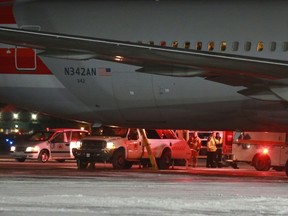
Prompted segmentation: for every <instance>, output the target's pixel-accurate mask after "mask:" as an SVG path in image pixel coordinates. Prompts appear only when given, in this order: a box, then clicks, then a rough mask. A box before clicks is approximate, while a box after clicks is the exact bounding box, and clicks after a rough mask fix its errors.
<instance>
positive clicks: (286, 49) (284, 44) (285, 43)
mask: <svg viewBox="0 0 288 216" xmlns="http://www.w3.org/2000/svg"><path fill="white" fill-rule="evenodd" d="M283 51H284V52H286V51H288V42H284V43H283Z"/></svg>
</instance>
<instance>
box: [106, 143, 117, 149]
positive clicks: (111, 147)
mask: <svg viewBox="0 0 288 216" xmlns="http://www.w3.org/2000/svg"><path fill="white" fill-rule="evenodd" d="M106 148H107V149H114V148H115V145H114V143H113V142H107V144H106Z"/></svg>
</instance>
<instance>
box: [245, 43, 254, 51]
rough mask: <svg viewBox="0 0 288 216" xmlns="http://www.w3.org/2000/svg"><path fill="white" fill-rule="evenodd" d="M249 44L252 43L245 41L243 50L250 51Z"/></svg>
mask: <svg viewBox="0 0 288 216" xmlns="http://www.w3.org/2000/svg"><path fill="white" fill-rule="evenodd" d="M251 46H252V43H251V42H250V41H247V42H246V43H245V47H244V49H245V51H250V50H251Z"/></svg>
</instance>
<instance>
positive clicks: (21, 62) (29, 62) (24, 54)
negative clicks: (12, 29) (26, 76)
mask: <svg viewBox="0 0 288 216" xmlns="http://www.w3.org/2000/svg"><path fill="white" fill-rule="evenodd" d="M21 29H27V30H36V31H39V30H40V26H22V27H21ZM15 67H16V69H17V70H19V71H33V70H36V69H37V61H36V50H34V49H31V48H25V47H17V46H16V48H15Z"/></svg>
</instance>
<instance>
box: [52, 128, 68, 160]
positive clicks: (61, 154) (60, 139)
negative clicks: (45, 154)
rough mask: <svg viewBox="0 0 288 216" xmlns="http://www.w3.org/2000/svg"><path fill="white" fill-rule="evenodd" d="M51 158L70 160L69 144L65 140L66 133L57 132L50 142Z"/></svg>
mask: <svg viewBox="0 0 288 216" xmlns="http://www.w3.org/2000/svg"><path fill="white" fill-rule="evenodd" d="M50 149H51V157H52V158H53V159H67V158H70V142H69V141H68V139H67V134H66V132H64V131H63V132H59V133H58V134H56V136H54V138H53V139H52V140H51V141H50Z"/></svg>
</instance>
